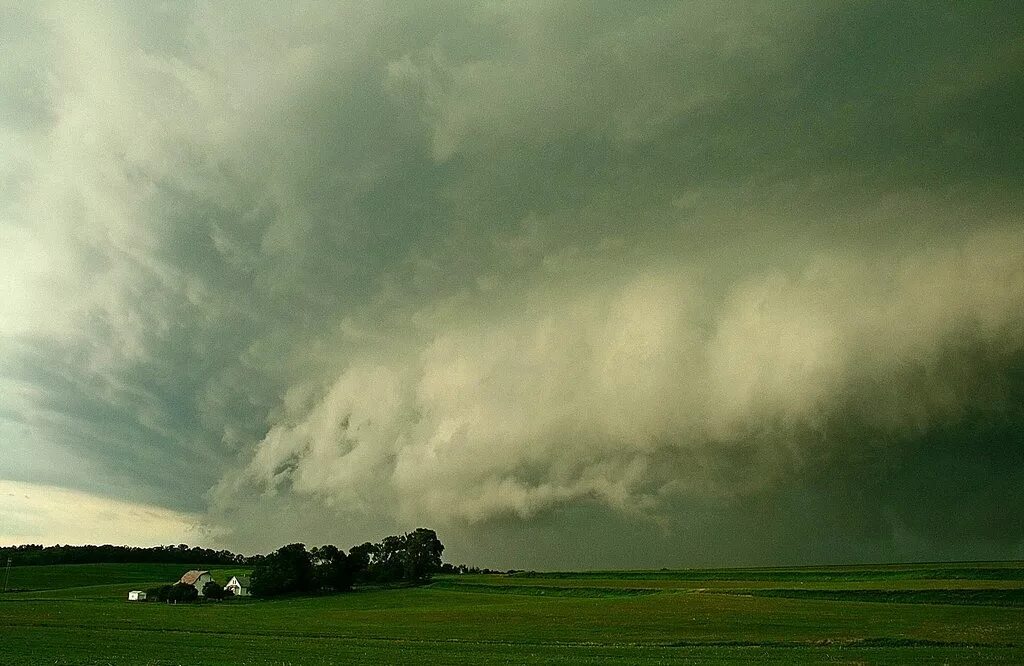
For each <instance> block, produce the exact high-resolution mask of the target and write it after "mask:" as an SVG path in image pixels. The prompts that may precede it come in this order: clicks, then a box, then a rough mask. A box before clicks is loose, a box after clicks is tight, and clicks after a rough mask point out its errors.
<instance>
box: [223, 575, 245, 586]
mask: <svg viewBox="0 0 1024 666" xmlns="http://www.w3.org/2000/svg"><path fill="white" fill-rule="evenodd" d="M231 580H235V581H238V584H239V585H241V586H242V587H249V577H248V576H232V577H231ZM228 584H230V581H229V582H228Z"/></svg>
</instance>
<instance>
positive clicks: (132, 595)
mask: <svg viewBox="0 0 1024 666" xmlns="http://www.w3.org/2000/svg"><path fill="white" fill-rule="evenodd" d="M145 600H146V593H145V592H143V591H142V590H132V591H131V592H129V593H128V601H145Z"/></svg>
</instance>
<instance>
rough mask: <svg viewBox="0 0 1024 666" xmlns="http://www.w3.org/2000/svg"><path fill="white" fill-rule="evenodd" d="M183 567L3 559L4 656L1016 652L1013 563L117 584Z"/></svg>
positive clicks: (230, 659)
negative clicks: (211, 585) (200, 592)
mask: <svg viewBox="0 0 1024 666" xmlns="http://www.w3.org/2000/svg"><path fill="white" fill-rule="evenodd" d="M187 568H188V567H185V566H181V565H130V564H129V565H113V564H111V565H77V566H52V567H23V568H17V567H15V568H13V569H12V570H11V571H12V574H11V586H12V587H17V588H22V589H23V591H19V592H9V593H7V594H4V595H0V663H2V664H37V663H48V664H138V663H143V664H194V663H203V664H207V663H209V664H215V663H230V664H278V665H285V664H344V663H355V662H375V663H396V664H413V663H423V662H429V663H432V664H448V663H513V664H518V663H621V664H627V663H636V662H638V661H644V662H647V663H655V664H658V663H666V664H667V663H673V664H674V663H735V662H753V663H768V664H789V663H848V664H854V663H894V664H897V663H898V664H913V663H922V664H925V663H927V664H932V663H964V664H976V663H1007V664H1020V663H1024V563H994V564H989V563H986V564H977V565H975V564H950V565H936V564H930V565H909V566H887V567H878V566H875V567H816V568H791V569H721V570H692V571H627V572H613V571H606V572H584V573H572V572H565V573H542V574H532V573H531V574H526V573H524V574H514V575H476V576H469V575H466V576H445V577H439V578H438V579H437V580H436V582H435V583H434V584H432V585H430V586H426V587H420V588H406V589H390V590H373V591H369V590H367V591H356V592H353V593H351V594H345V595H339V596H331V597H319V598H307V599H287V600H276V601H255V600H234V601H231V602H225V603H219V604H218V603H204V604H197V605H182V606H168V605H165V604H159V603H144V604H133V603H129V602H127V601H125V600H124V598H125V595H126V593H127V591H128V590H129V589H137V588H143V589H144V588H145V587H149V586H152V585H157V584H160V583H164V582H169V581H172V580H174V579H176V578H177V577H178V576H179V575H180V574H181V572H182V571H184V570H185V569H187ZM237 572H238V570H230V571H228V570H224V571H219V572H218V571H215V576H216V577H217V578H218V580H221V581H222V582H223V581H224V580H226V579H227V577H228V576H229V575H231V574H233V573H237Z"/></svg>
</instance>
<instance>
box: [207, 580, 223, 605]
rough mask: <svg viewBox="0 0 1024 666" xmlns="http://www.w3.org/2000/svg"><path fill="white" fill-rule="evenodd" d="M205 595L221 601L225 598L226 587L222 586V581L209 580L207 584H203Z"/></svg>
mask: <svg viewBox="0 0 1024 666" xmlns="http://www.w3.org/2000/svg"><path fill="white" fill-rule="evenodd" d="M203 596H204V597H206V598H207V599H212V600H213V601H220V600H221V599H223V598H224V588H223V587H221V586H220V583H216V582H214V581H212V580H211V581H208V582H207V583H206V585H203Z"/></svg>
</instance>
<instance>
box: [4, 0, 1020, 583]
mask: <svg viewBox="0 0 1024 666" xmlns="http://www.w3.org/2000/svg"><path fill="white" fill-rule="evenodd" d="M2 11H3V13H4V15H3V20H2V21H0V26H2V27H0V31H2V32H0V45H2V46H0V49H2V50H3V52H4V53H5V55H8V56H10V57H4V58H2V59H0V62H3V63H4V64H3V65H0V152H2V153H3V154H4V155H5V159H3V160H2V161H0V266H2V268H0V271H2V272H3V277H4V284H5V285H6V286H5V288H4V289H3V290H2V291H0V336H2V337H0V342H2V344H0V438H2V441H3V442H4V446H5V449H6V452H5V456H4V458H3V460H2V461H0V478H6V479H10V480H12V481H17V482H31V483H43V484H50V485H54V486H59V487H63V488H69V489H77V490H80V491H85V492H90V493H96V494H98V495H102V496H107V497H111V498H116V499H118V500H123V501H130V502H142V503H148V504H158V505H161V506H165V507H167V508H168V509H169V510H172V511H180V512H187V513H189V514H191V513H196V514H201V515H203V516H204V518H203V519H204V521H205V522H206V523H207V524H208V525H209V526H211V527H212V528H213V529H214V531H215V532H216V533H217V534H221V536H220V537H219V538H220V539H221V540H222V542H223V544H224V545H227V546H229V547H234V548H249V549H265V548H268V547H273V546H275V545H277V544H278V543H280V542H281V541H283V540H286V539H301V540H305V541H316V540H335V541H338V542H340V543H343V544H344V543H347V542H349V541H351V542H357V541H360V540H363V539H366V538H376V537H377V536H379V534H380V533H387V532H388V531H389V530H396V529H405V528H408V527H413V526H416V525H418V524H430V525H432V526H435V527H437V528H439V529H441V530H442V537H444V534H446V533H447V534H449V535H451V536H450V537H449V538H448V539H447V540H446V543H447V544H449V552H451V553H452V554H453V556H454V557H465V558H476V559H477V560H478V561H482V562H486V563H493V564H498V565H505V564H507V565H510V566H511V565H538V566H539V565H545V566H561V565H565V566H568V565H580V566H582V565H587V566H604V565H612V564H631V563H632V564H638V565H658V566H661V565H663V564H666V565H667V564H685V563H696V562H752V561H783V560H785V561H791V560H794V559H844V558H859V559H864V558H894V557H940V556H941V557H946V556H949V557H954V556H955V557H974V556H978V557H1005V556H1022V552H1024V551H1022V550H1021V549H1022V548H1024V524H1022V523H1021V518H1020V517H1019V513H1020V512H1019V511H1016V512H1015V511H1014V507H1019V506H1021V505H1022V503H1024V495H1022V491H1021V490H1020V488H1022V487H1024V478H1022V476H1024V444H1022V441H1021V437H1020V434H1019V433H1020V432H1021V428H1020V426H1021V425H1022V424H1024V420H1022V414H1021V412H1020V406H1019V402H1020V401H1019V395H1020V391H1021V389H1022V388H1024V386H1022V381H1024V380H1022V377H1024V375H1022V373H1021V368H1022V367H1024V366H1022V360H1024V348H1022V345H1024V336H1022V333H1021V331H1022V330H1024V329H1022V326H1021V325H1022V323H1024V322H1022V321H1021V318H1022V316H1024V315H1022V314H1021V313H1022V312H1024V270H1022V268H1021V266H1024V230H1022V229H1024V224H1022V220H1021V218H1020V213H1019V211H1020V210H1021V208H1020V204H1021V203H1022V202H1021V199H1022V196H1021V193H1022V192H1024V189H1022V188H1021V185H1022V183H1021V180H1022V173H1021V167H1020V165H1021V164H1024V145H1022V139H1021V136H1020V133H1019V132H1018V131H1016V125H1017V121H1016V118H1017V117H1019V115H1020V114H1019V111H1020V109H1021V107H1022V104H1021V102H1022V101H1024V87H1022V83H1024V79H1022V77H1021V74H1020V72H1021V68H1020V66H1019V65H1020V63H1021V58H1022V52H1021V49H1020V46H1019V45H1020V44H1021V39H1020V36H1021V35H1022V34H1024V17H1022V16H1021V14H1020V12H1015V11H1011V10H1008V9H1007V8H1006V7H996V6H991V7H988V6H987V7H982V8H976V7H972V8H971V10H970V11H968V10H966V9H960V8H957V7H948V6H936V7H882V6H870V5H866V4H862V3H849V4H842V5H834V6H827V7H826V6H822V5H820V4H819V3H784V4H782V3H763V4H761V3H754V4H752V5H748V6H744V7H743V8H739V7H736V6H734V5H730V4H727V3H723V4H715V3H711V4H708V3H701V4H699V5H697V4H679V3H652V4H647V5H644V6H642V7H632V6H621V5H620V4H617V3H609V4H607V5H601V6H597V7H595V6H594V5H592V4H591V3H587V4H585V5H582V4H576V3H554V4H537V5H526V6H517V7H511V6H507V5H504V4H500V3H477V4H469V5H467V4H464V3H451V4H448V3H437V4H434V5H431V6H426V5H414V6H411V5H407V4H405V3H352V4H337V5H335V6H332V7H330V8H325V7H319V6H315V5H308V6H307V5H294V4H290V3H288V4H280V5H277V4H272V5H270V6H268V7H265V8H262V9H260V10H253V9H252V8H246V7H237V8H236V7H231V6H229V5H228V4H225V3H214V4H209V3H203V2H196V3H183V4H180V5H175V6H173V7H162V8H145V9H137V8H134V6H131V7H129V6H125V7H119V6H117V5H114V4H110V5H104V6H102V7H94V8H82V7H78V6H75V5H62V4H53V5H51V4H41V5H39V6H37V7H34V8H32V9H26V10H21V9H14V8H6V9H4V10H2ZM993 26H998V29H994V27H993ZM445 530H446V531H447V532H445ZM606 533H616V534H620V535H621V539H619V540H618V541H621V542H626V543H629V544H633V545H632V546H624V545H622V544H621V543H617V540H616V539H614V538H611V537H605V536H603V535H605V534H606ZM566 539H568V540H569V541H570V542H571V543H566ZM591 543H600V544H602V548H600V549H597V550H594V549H592V548H590V547H589V546H584V545H582V544H591ZM573 544H575V545H573ZM637 544H642V545H637ZM822 544H828V546H827V547H826V546H825V545H822ZM502 558H506V559H507V560H508V561H507V562H505V561H498V560H501V559H502Z"/></svg>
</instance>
